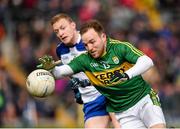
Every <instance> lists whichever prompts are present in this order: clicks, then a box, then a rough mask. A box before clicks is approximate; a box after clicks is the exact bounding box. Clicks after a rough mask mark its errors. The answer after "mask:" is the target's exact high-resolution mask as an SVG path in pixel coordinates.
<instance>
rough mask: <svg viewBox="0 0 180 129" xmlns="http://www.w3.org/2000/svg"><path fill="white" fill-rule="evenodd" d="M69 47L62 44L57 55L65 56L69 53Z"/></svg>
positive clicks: (57, 50) (57, 48)
mask: <svg viewBox="0 0 180 129" xmlns="http://www.w3.org/2000/svg"><path fill="white" fill-rule="evenodd" d="M69 52H70V51H69V47H67V46H66V45H65V44H64V43H62V42H60V43H59V44H58V45H57V47H56V53H57V54H58V55H63V54H66V53H69Z"/></svg>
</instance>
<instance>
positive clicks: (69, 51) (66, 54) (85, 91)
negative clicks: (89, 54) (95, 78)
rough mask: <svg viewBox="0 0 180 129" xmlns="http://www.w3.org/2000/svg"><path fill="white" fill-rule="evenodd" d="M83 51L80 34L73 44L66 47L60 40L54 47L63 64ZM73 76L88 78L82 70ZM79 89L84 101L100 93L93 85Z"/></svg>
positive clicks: (89, 100) (93, 98) (84, 50)
mask: <svg viewBox="0 0 180 129" xmlns="http://www.w3.org/2000/svg"><path fill="white" fill-rule="evenodd" d="M85 52H86V48H85V47H84V44H83V42H82V40H81V36H80V34H79V37H78V40H77V43H76V44H75V45H74V46H72V47H68V46H66V45H65V44H64V43H62V42H61V43H59V44H58V46H57V48H56V54H57V56H58V57H59V59H61V61H62V63H63V64H68V63H69V62H70V61H71V60H72V59H73V58H75V57H77V56H79V55H80V54H82V53H85ZM73 77H76V78H79V79H80V80H83V79H88V78H87V76H86V75H85V73H83V72H80V73H78V74H74V75H73ZM79 91H80V93H81V97H82V100H83V102H84V103H88V102H91V101H93V100H95V99H96V98H97V97H99V96H100V95H101V94H100V93H99V92H98V91H97V90H96V88H95V87H94V86H88V87H85V88H83V87H79Z"/></svg>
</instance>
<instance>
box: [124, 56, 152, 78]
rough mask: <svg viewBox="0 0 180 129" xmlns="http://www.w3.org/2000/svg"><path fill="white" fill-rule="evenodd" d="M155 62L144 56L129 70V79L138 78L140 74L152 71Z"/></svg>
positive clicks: (127, 72)
mask: <svg viewBox="0 0 180 129" xmlns="http://www.w3.org/2000/svg"><path fill="white" fill-rule="evenodd" d="M153 65H154V64H153V61H152V60H151V58H149V57H148V56H146V55H143V56H141V57H139V58H138V59H137V62H136V64H135V65H134V66H133V67H132V68H130V69H129V70H127V71H126V72H125V73H126V74H127V75H128V77H129V79H131V78H132V77H135V76H138V75H140V74H143V73H144V72H146V71H147V70H148V69H150V68H151V67H152V66H153Z"/></svg>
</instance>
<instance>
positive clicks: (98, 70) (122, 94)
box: [69, 38, 151, 112]
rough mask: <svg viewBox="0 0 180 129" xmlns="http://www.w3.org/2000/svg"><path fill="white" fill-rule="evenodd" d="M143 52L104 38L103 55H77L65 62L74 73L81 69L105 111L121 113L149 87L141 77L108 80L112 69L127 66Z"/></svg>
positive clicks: (143, 94) (118, 69)
mask: <svg viewBox="0 0 180 129" xmlns="http://www.w3.org/2000/svg"><path fill="white" fill-rule="evenodd" d="M142 55H143V53H142V52H141V51H140V50H138V49H136V48H135V47H133V45H132V44H130V43H128V42H120V41H118V40H113V39H110V38H108V41H107V48H106V54H105V55H103V57H101V58H99V59H94V58H93V57H91V55H89V54H88V53H85V54H81V55H80V56H78V57H77V58H75V59H74V60H72V61H71V62H70V63H69V66H70V67H71V68H72V69H73V71H74V73H77V72H81V71H83V72H85V73H86V75H87V76H88V77H89V79H90V81H91V83H92V84H93V85H94V86H95V87H96V89H97V90H98V91H99V92H101V94H103V95H104V96H105V97H106V98H107V111H108V112H121V111H125V110H127V109H128V108H130V107H132V106H133V105H135V104H136V103H137V102H138V101H139V100H140V99H141V98H143V97H144V96H145V95H147V94H148V93H149V92H150V89H151V88H150V86H149V84H147V83H146V82H145V81H144V80H143V78H142V77H141V76H136V77H133V78H132V79H130V80H128V81H124V82H121V81H117V82H114V83H112V84H110V83H109V81H110V78H111V76H112V74H114V72H115V71H118V72H120V73H123V72H125V71H126V70H128V69H130V68H131V67H132V66H133V65H134V64H135V63H136V61H137V59H138V58H139V57H140V56H142Z"/></svg>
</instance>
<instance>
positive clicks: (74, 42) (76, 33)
mask: <svg viewBox="0 0 180 129" xmlns="http://www.w3.org/2000/svg"><path fill="white" fill-rule="evenodd" d="M79 36H80V34H79V32H78V31H76V32H75V33H74V38H73V41H72V43H73V45H75V44H76V43H77V42H78V39H79Z"/></svg>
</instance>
